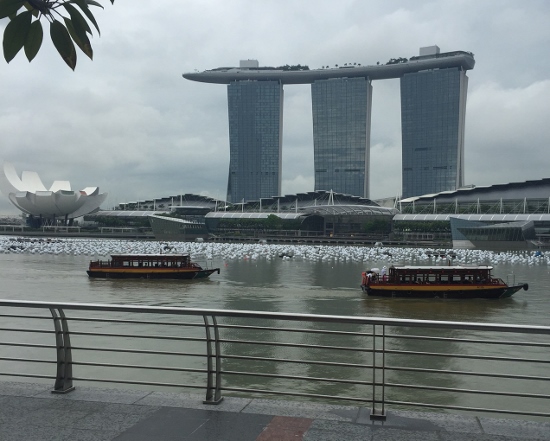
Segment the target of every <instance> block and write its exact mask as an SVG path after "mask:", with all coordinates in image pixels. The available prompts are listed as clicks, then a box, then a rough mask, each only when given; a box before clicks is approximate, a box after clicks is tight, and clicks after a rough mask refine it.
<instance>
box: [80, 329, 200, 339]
mask: <svg viewBox="0 0 550 441" xmlns="http://www.w3.org/2000/svg"><path fill="white" fill-rule="evenodd" d="M203 326H204V325H203ZM71 335H81V336H85V337H117V338H147V339H152V340H173V341H201V342H204V341H206V338H204V337H202V338H201V337H179V336H173V335H166V336H164V335H143V334H114V333H109V332H88V331H74V332H71Z"/></svg>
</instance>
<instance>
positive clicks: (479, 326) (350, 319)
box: [0, 299, 550, 335]
mask: <svg viewBox="0 0 550 441" xmlns="http://www.w3.org/2000/svg"><path fill="white" fill-rule="evenodd" d="M0 306H11V307H24V308H25V307H32V308H44V309H51V308H55V309H68V310H81V311H111V312H132V313H149V314H154V313H160V314H171V315H179V314H181V315H194V316H216V317H243V318H247V317H248V318H261V319H273V320H278V319H280V320H291V321H304V320H305V321H313V322H325V323H326V322H329V323H330V322H334V323H352V324H360V325H381V326H382V325H385V326H411V327H420V328H430V327H437V328H451V329H457V328H458V329H465V330H470V331H475V330H481V331H499V332H518V333H527V334H548V335H550V326H542V325H515V324H502V323H481V322H457V321H438V320H418V319H399V318H387V317H355V316H339V315H321V314H301V313H285V312H266V311H249V310H231V309H206V308H181V307H171V306H141V305H120V304H102V303H70V302H43V301H33V300H5V299H0Z"/></svg>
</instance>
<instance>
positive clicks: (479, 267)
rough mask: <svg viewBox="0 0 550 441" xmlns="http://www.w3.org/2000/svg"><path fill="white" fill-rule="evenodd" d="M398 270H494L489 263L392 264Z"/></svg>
mask: <svg viewBox="0 0 550 441" xmlns="http://www.w3.org/2000/svg"><path fill="white" fill-rule="evenodd" d="M390 268H395V269H398V270H452V271H459V270H463V271H468V270H473V269H474V270H492V269H493V267H492V266H488V265H402V266H395V265H394V266H392V267H390Z"/></svg>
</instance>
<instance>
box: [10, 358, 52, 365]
mask: <svg viewBox="0 0 550 441" xmlns="http://www.w3.org/2000/svg"><path fill="white" fill-rule="evenodd" d="M0 360H3V361H22V362H25V363H50V364H51V363H53V364H55V363H57V362H56V361H55V360H43V359H39V358H16V357H0Z"/></svg>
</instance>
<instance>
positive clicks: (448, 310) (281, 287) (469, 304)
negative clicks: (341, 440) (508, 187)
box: [0, 254, 550, 404]
mask: <svg viewBox="0 0 550 441" xmlns="http://www.w3.org/2000/svg"><path fill="white" fill-rule="evenodd" d="M89 260H90V257H89V256H83V255H76V256H75V255H64V254H61V255H51V254H41V255H40V254H0V280H1V282H0V298H3V299H14V300H36V301H56V302H57V301H59V302H82V303H103V304H124V305H129V304H135V305H154V306H174V307H189V308H212V309H233V310H257V311H279V312H288V313H305V314H322V315H343V316H368V317H391V318H402V319H423V320H444V321H463V322H486V323H502V324H518V325H544V326H549V325H550V267H549V266H548V265H546V264H539V265H526V264H512V263H503V264H498V265H495V269H494V271H493V273H494V275H496V276H499V277H501V278H503V279H504V280H507V279H509V280H511V278H514V279H515V281H516V282H527V283H529V290H528V291H523V290H522V291H519V292H518V293H517V294H515V295H514V296H513V297H512V298H509V299H503V300H482V299H478V300H467V301H459V300H443V299H416V300H415V299H383V298H375V297H366V296H365V295H364V294H363V293H362V292H361V289H360V288H359V284H360V280H361V272H362V271H363V270H365V268H366V266H369V267H375V266H376V267H382V266H383V265H386V266H390V265H391V264H392V263H394V262H392V261H391V258H390V257H388V258H387V259H386V260H381V261H373V262H368V263H362V262H349V261H348V262H312V261H306V260H298V259H289V260H284V259H271V260H265V259H256V260H253V259H240V260H236V259H228V260H226V259H223V258H218V259H215V260H214V261H212V262H211V264H212V265H214V266H219V267H220V268H221V273H220V274H219V275H218V274H214V275H212V276H211V278H209V279H207V280H200V281H153V280H99V279H89V278H88V276H87V275H86V268H87V266H88V262H89ZM395 263H407V262H395ZM509 350H510V351H514V350H515V349H514V348H513V347H511V348H510V349H509ZM507 355H513V353H512V354H510V353H508V354H507ZM522 369H523V371H522V374H525V375H530V374H531V375H543V376H548V370H547V369H543V371H542V372H541V370H540V368H537V370H535V371H533V372H529V367H527V368H526V367H525V365H524V366H523V367H522ZM316 392H318V393H323V390H317V391H316ZM539 392H541V393H546V394H549V393H550V391H548V390H546V391H539ZM415 393H420V394H421V393H422V392H415ZM468 404H469V403H468Z"/></svg>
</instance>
